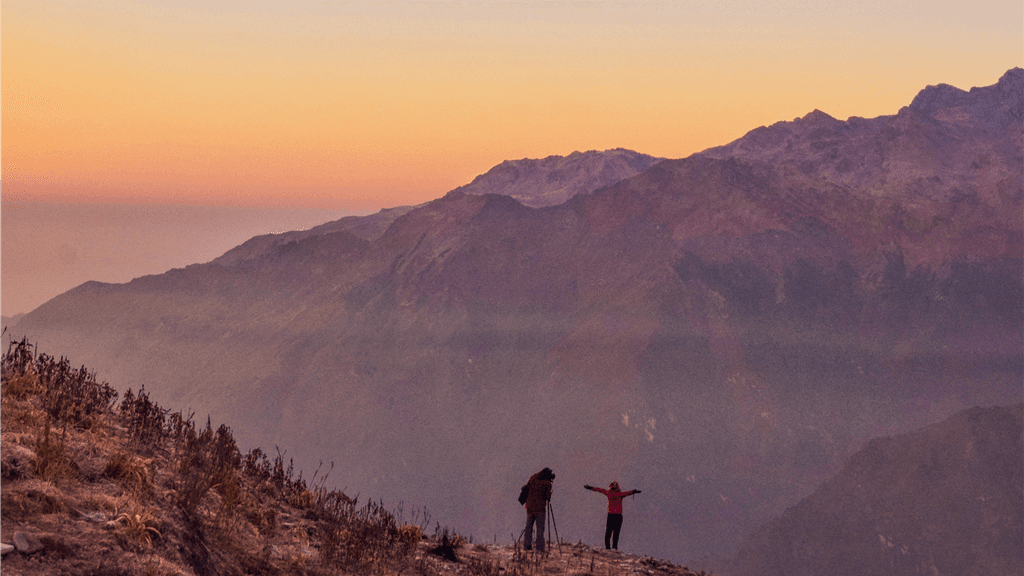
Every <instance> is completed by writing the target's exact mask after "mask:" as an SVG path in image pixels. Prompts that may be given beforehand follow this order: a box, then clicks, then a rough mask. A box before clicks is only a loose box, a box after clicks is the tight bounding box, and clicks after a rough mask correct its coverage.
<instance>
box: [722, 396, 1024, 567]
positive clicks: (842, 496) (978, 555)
mask: <svg viewBox="0 0 1024 576" xmlns="http://www.w3.org/2000/svg"><path fill="white" fill-rule="evenodd" d="M1022 418H1024V407H1022V405H1020V404H1017V405H1016V406H1012V407H1005V408H974V409H971V410H967V411H964V412H960V413H958V414H956V415H954V416H952V417H950V418H949V419H947V420H945V421H943V422H941V423H938V424H934V425H931V426H928V427H926V428H924V429H922V430H919V431H916V432H913V433H911V434H906V435H903V436H897V437H892V438H882V439H877V440H872V441H871V442H870V443H868V445H867V446H865V447H864V448H863V449H861V450H860V451H858V452H857V453H856V454H854V455H853V457H851V458H850V460H849V462H848V463H847V464H846V466H844V467H843V469H842V471H841V472H840V473H839V474H838V475H837V476H836V477H835V478H832V479H830V480H829V481H828V482H826V483H825V484H824V485H823V486H822V487H821V488H819V489H818V490H816V491H815V492H814V494H812V495H811V496H809V497H807V498H806V499H804V500H803V501H801V502H800V504H798V505H797V506H795V507H793V508H791V509H789V510H787V511H786V512H785V513H784V514H783V515H782V516H781V517H780V518H778V519H776V520H773V521H772V522H771V523H769V524H767V525H766V526H764V527H762V528H761V529H759V530H758V531H756V532H755V533H754V534H752V535H751V536H750V537H748V538H746V539H745V540H744V542H743V544H742V545H741V546H740V549H739V552H738V554H737V557H736V559H735V561H734V564H733V566H732V567H730V569H729V574H730V576H748V575H749V576H754V575H758V576H783V575H785V576H813V575H819V574H830V575H835V576H847V575H849V576H859V575H862V574H890V575H892V576H902V575H908V576H909V575H916V574H922V573H925V574H965V575H966V574H972V575H973V574H976V575H979V576H980V575H982V574H984V575H986V576H1010V575H1013V574H1021V573H1022V572H1024V529H1022V526H1021V519H1022V518H1024V445H1022V428H1021V425H1022Z"/></svg>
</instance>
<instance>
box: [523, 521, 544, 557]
mask: <svg viewBox="0 0 1024 576" xmlns="http://www.w3.org/2000/svg"><path fill="white" fill-rule="evenodd" d="M546 520H547V514H546V513H545V512H541V513H540V514H537V515H536V516H535V515H533V514H530V513H529V512H527V513H526V532H524V533H523V548H526V549H527V550H529V549H530V541H531V540H533V523H534V522H536V523H537V551H538V552H543V551H544V522H545V521H546Z"/></svg>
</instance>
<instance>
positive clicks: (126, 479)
mask: <svg viewBox="0 0 1024 576" xmlns="http://www.w3.org/2000/svg"><path fill="white" fill-rule="evenodd" d="M152 475H153V459H151V458H150V459H144V458H139V457H138V456H134V455H132V454H128V453H126V452H121V451H118V452H114V453H113V454H111V455H110V460H108V461H107V466H106V467H105V468H104V469H103V476H105V477H107V478H112V479H114V480H116V481H117V482H118V483H120V484H121V485H122V486H124V487H125V488H126V489H128V490H131V491H132V492H135V493H136V494H147V493H150V492H152V490H153V482H152V480H151V478H152Z"/></svg>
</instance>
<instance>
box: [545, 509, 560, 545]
mask: <svg viewBox="0 0 1024 576" xmlns="http://www.w3.org/2000/svg"><path fill="white" fill-rule="evenodd" d="M548 516H550V517H551V524H552V525H553V526H554V527H555V542H557V543H558V555H559V556H561V555H562V538H561V537H560V536H559V535H558V522H555V510H554V509H553V508H552V507H551V502H548Z"/></svg>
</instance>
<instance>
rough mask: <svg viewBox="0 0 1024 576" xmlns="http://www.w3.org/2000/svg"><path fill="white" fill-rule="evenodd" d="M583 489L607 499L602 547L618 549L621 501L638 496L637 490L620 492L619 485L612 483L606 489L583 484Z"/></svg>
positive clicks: (620, 527)
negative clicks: (627, 497) (606, 515)
mask: <svg viewBox="0 0 1024 576" xmlns="http://www.w3.org/2000/svg"><path fill="white" fill-rule="evenodd" d="M583 487H584V488H586V489H587V490H593V491H594V492H600V493H601V494H604V495H605V496H607V497H608V522H607V524H605V528H604V547H605V549H606V550H608V549H612V548H614V549H615V550H618V549H619V531H620V530H622V499H623V498H625V497H626V496H631V495H633V494H639V493H640V491H639V490H630V491H629V492H622V491H621V490H619V483H618V482H612V483H611V484H609V485H608V489H607V490H605V489H603V488H594V487H593V486H591V485H589V484H584V485H583Z"/></svg>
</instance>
